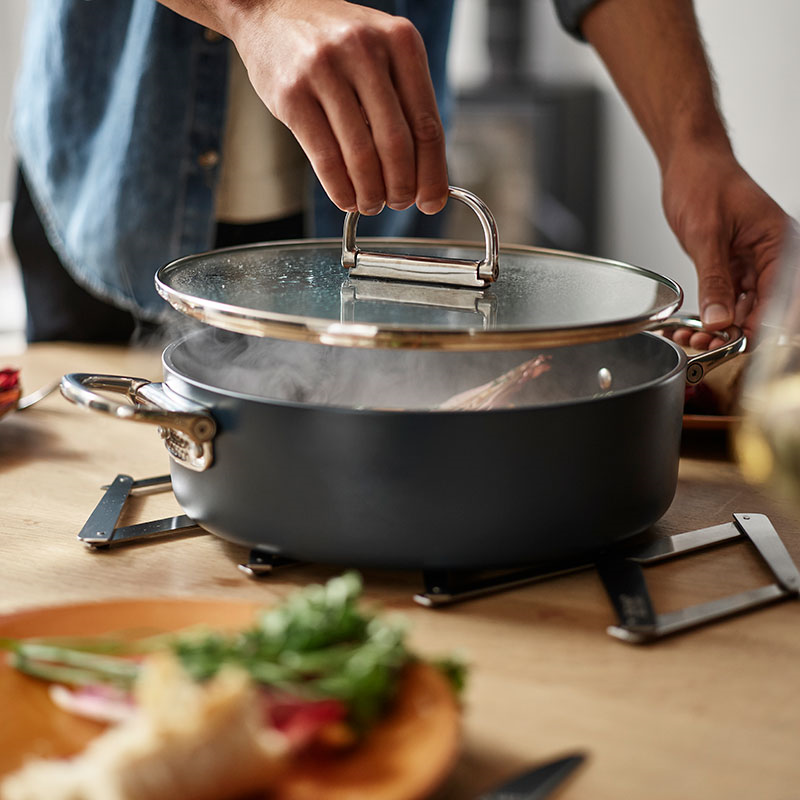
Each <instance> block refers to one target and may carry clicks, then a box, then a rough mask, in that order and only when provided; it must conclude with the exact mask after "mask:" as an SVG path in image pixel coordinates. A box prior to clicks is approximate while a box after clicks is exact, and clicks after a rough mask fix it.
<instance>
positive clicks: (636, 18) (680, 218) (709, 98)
mask: <svg viewBox="0 0 800 800" xmlns="http://www.w3.org/2000/svg"><path fill="white" fill-rule="evenodd" d="M582 30H583V33H584V35H585V36H586V38H587V39H588V40H589V42H590V43H591V44H592V45H593V46H594V47H595V49H596V50H597V52H598V53H599V55H600V57H601V58H602V59H603V61H604V63H605V64H606V66H607V68H608V70H609V72H610V73H611V75H612V77H613V78H614V82H615V83H616V85H617V88H618V89H619V90H620V92H621V94H622V96H623V97H624V98H625V100H626V101H627V103H628V105H629V106H630V108H631V110H632V111H633V113H634V116H635V117H636V119H637V121H638V123H639V125H640V127H641V128H642V131H643V132H644V134H645V136H646V137H647V140H648V141H649V142H650V145H651V147H652V148H653V152H654V154H655V156H656V158H657V159H658V163H659V167H660V168H661V178H662V200H663V205H664V211H665V213H666V216H667V220H668V221H669V224H670V226H671V227H672V230H673V231H674V232H675V234H676V236H677V237H678V239H679V240H680V243H681V245H682V246H683V248H684V249H685V250H686V252H687V253H688V254H689V256H690V257H691V258H692V260H693V261H694V264H695V267H696V269H697V277H698V290H699V297H700V312H701V317H702V318H703V321H704V323H705V324H706V326H707V327H708V328H710V329H711V330H721V329H722V328H725V327H727V326H728V325H730V324H731V323H733V322H736V323H737V324H740V325H742V327H743V328H744V329H745V332H746V333H749V334H752V333H753V331H754V329H755V327H756V323H757V320H758V317H759V314H760V312H761V311H762V310H763V303H764V300H765V297H766V292H767V289H768V287H769V283H770V278H771V276H772V273H773V271H774V268H775V265H776V262H777V258H778V254H779V251H780V246H781V238H782V236H783V233H784V230H785V229H786V224H787V222H788V217H787V216H786V215H785V214H784V212H783V211H782V210H781V209H780V207H779V206H778V205H777V204H776V203H775V202H774V201H773V200H772V199H771V198H770V197H769V196H768V195H767V194H766V193H765V192H764V191H763V190H762V189H761V188H760V187H759V186H758V185H757V184H756V183H754V181H753V180H752V179H751V178H750V176H749V175H748V174H747V173H746V172H745V171H744V170H743V169H742V167H741V166H740V165H739V163H738V162H737V161H736V158H735V157H734V155H733V151H732V149H731V144H730V140H729V139H728V135H727V132H726V131H725V125H724V123H723V120H722V117H721V115H720V113H719V110H718V108H717V101H716V97H715V89H714V83H713V80H712V78H711V72H710V69H709V66H708V62H707V60H706V54H705V50H704V48H703V44H702V40H701V39H700V34H699V31H698V29H697V21H696V19H695V15H694V7H693V5H692V0H647V2H644V3H643V2H641V0H601V2H598V3H596V4H594V5H593V6H592V7H591V8H590V9H589V11H588V12H587V13H586V15H585V17H584V19H583V24H582ZM674 339H675V340H676V341H678V342H679V343H681V344H691V345H692V346H693V347H697V348H699V349H703V348H704V347H707V346H708V345H709V344H714V345H716V344H721V339H719V338H718V337H712V336H710V335H708V334H704V333H694V334H693V333H692V332H691V331H687V330H683V331H678V332H676V333H675V335H674Z"/></svg>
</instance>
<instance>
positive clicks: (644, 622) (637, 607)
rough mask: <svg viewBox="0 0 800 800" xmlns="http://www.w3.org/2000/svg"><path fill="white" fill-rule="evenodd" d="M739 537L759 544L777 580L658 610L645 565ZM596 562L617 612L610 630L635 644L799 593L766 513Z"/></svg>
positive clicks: (799, 576) (798, 579)
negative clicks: (658, 611) (663, 612)
mask: <svg viewBox="0 0 800 800" xmlns="http://www.w3.org/2000/svg"><path fill="white" fill-rule="evenodd" d="M737 539H740V540H745V541H748V540H749V541H750V542H752V544H753V545H755V548H756V550H757V552H758V553H759V555H760V556H761V558H762V559H763V560H764V562H765V563H766V565H767V566H768V567H769V568H770V570H771V571H772V574H773V575H774V576H775V580H776V582H775V583H770V584H768V585H767V586H762V587H760V588H758V589H750V590H749V591H745V592H739V593H738V594H732V595H729V596H728V597H723V598H720V599H718V600H712V601H710V602H708V603H701V604H699V605H695V606H689V607H688V608H683V609H680V610H678V611H670V612H668V613H665V614H658V613H656V612H655V610H654V609H653V603H652V601H651V599H650V593H649V592H648V590H647V583H646V581H645V577H644V571H643V570H642V566H651V565H653V564H659V563H661V562H663V561H667V560H669V559H671V558H676V557H678V556H684V555H687V554H689V553H693V552H696V551H698V550H702V549H705V548H707V547H711V546H713V545H718V544H723V543H725V542H732V541H734V540H737ZM595 566H596V567H597V571H598V572H599V573H600V578H601V580H602V581H603V585H604V586H605V588H606V591H607V592H608V596H609V598H610V599H611V602H612V604H613V606H614V609H615V611H616V612H617V615H618V616H619V624H618V625H612V626H611V627H609V628H608V633H610V634H611V635H612V636H615V637H617V638H618V639H621V640H622V641H624V642H632V643H634V644H642V643H645V642H651V641H653V640H655V639H660V638H662V637H664V636H669V635H671V634H673V633H678V632H680V631H685V630H687V629H689V628H694V627H696V626H698V625H704V624H706V623H709V622H714V621H715V620H718V619H722V618H724V617H729V616H732V615H734V614H741V613H743V612H745V611H751V610H753V609H756V608H760V607H761V606H765V605H768V604H770V603H774V602H776V601H778V600H784V599H787V598H790V597H798V595H800V572H798V570H797V567H796V566H795V564H794V562H793V561H792V557H791V556H790V555H789V553H788V551H787V550H786V547H784V544H783V542H782V541H781V539H780V537H779V536H778V532H777V531H776V530H775V528H773V526H772V523H771V522H770V521H769V519H768V518H767V517H766V516H764V514H734V515H733V522H728V523H725V524H723V525H715V526H713V527H711V528H701V529H700V530H696V531H690V532H688V533H679V534H676V535H674V536H665V537H660V538H658V539H655V540H653V541H651V542H648V543H647V544H646V545H644V546H643V547H639V548H637V549H634V550H631V551H630V552H628V553H619V554H610V555H606V556H603V557H601V558H599V559H598V560H597V562H596V564H595Z"/></svg>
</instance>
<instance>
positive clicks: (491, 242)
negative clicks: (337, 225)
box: [342, 186, 499, 288]
mask: <svg viewBox="0 0 800 800" xmlns="http://www.w3.org/2000/svg"><path fill="white" fill-rule="evenodd" d="M448 193H449V195H450V197H452V198H454V199H456V200H460V201H461V202H462V203H464V204H465V205H467V206H469V207H470V208H471V209H472V210H473V211H474V212H475V214H476V215H477V217H478V219H479V220H480V223H481V227H482V228H483V235H484V239H485V240H486V254H485V255H484V257H483V258H482V259H481V260H480V261H470V260H468V259H459V258H453V259H449V258H433V257H430V256H428V257H426V256H409V255H402V254H395V253H372V252H367V251H364V250H361V249H359V248H358V246H357V245H356V226H357V225H358V218H359V216H360V215H359V213H358V212H357V211H349V212H348V213H347V214H346V215H345V218H344V232H343V234H342V266H343V267H345V268H346V269H348V270H350V275H352V276H356V277H367V278H384V279H388V280H398V281H415V282H417V283H444V284H448V285H452V286H469V287H473V288H474V287H476V286H477V287H483V286H488V285H489V284H490V283H492V282H493V281H496V280H497V277H498V275H499V268H498V249H499V245H498V237H497V223H496V222H495V220H494V216H493V215H492V212H491V211H490V210H489V207H488V206H487V205H486V203H484V202H483V200H481V199H480V198H479V197H477V196H476V195H474V194H472V192H468V191H466V189H459V188H457V187H455V186H451V187H450V188H449V189H448Z"/></svg>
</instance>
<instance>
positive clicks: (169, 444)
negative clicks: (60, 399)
mask: <svg viewBox="0 0 800 800" xmlns="http://www.w3.org/2000/svg"><path fill="white" fill-rule="evenodd" d="M98 392H111V393H115V394H122V395H125V396H126V397H127V399H128V402H120V401H118V400H115V399H113V398H112V397H108V396H107V395H102V394H98ZM61 394H62V395H63V396H64V397H65V398H66V399H67V400H69V401H70V402H71V403H74V404H75V405H77V406H79V407H80V408H83V409H86V410H88V411H97V412H99V413H101V414H108V415H110V416H113V417H117V418H118V419H126V420H130V421H132V422H145V423H147V424H149V425H156V426H157V427H158V430H159V433H160V434H161V438H162V439H164V444H165V445H166V448H167V450H168V452H169V454H170V456H172V458H173V459H174V460H175V461H177V462H178V463H180V464H182V465H183V466H185V467H188V468H189V469H191V470H194V471H196V472H202V471H203V470H206V469H208V467H210V466H211V463H212V461H213V450H212V441H213V439H214V436H215V434H216V431H217V426H216V423H215V422H214V418H213V417H212V416H211V414H210V413H209V412H208V411H207V410H206V409H205V408H203V407H202V406H200V405H197V404H195V403H192V402H190V401H188V400H184V399H183V398H178V397H177V396H176V395H174V394H173V393H170V395H169V396H168V395H167V394H166V392H165V391H164V388H163V386H162V384H160V383H151V382H150V381H148V380H145V379H144V378H130V377H126V376H121V375H91V374H88V373H82V372H75V373H71V374H69V375H64V376H63V377H62V379H61Z"/></svg>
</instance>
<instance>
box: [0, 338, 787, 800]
mask: <svg viewBox="0 0 800 800" xmlns="http://www.w3.org/2000/svg"><path fill="white" fill-rule="evenodd" d="M4 362H6V363H4ZM1 366H15V367H20V368H21V370H22V372H21V377H22V381H23V386H24V391H25V392H28V391H32V390H33V389H35V388H37V387H38V386H39V385H41V384H44V383H46V382H48V381H49V380H51V379H52V378H54V377H56V376H58V375H60V374H62V373H65V372H77V371H80V372H94V373H111V374H120V375H133V376H138V377H145V378H151V379H154V380H158V379H159V378H160V375H161V367H160V359H159V353H158V352H156V351H148V350H133V349H123V348H114V347H98V346H88V345H85V346H79V345H69V344H52V345H34V346H32V347H30V348H29V349H28V350H27V351H26V352H25V353H24V354H23V355H22V356H17V357H15V358H13V359H12V358H7V359H3V358H2V356H0V367H1ZM167 471H168V459H167V455H166V453H165V451H164V449H163V447H162V444H161V441H160V439H159V437H158V434H157V433H156V431H155V430H154V429H152V428H150V427H149V426H146V425H136V424H132V423H125V422H120V421H117V420H113V419H110V418H104V417H102V416H99V415H97V414H92V413H87V412H84V411H82V410H80V409H78V408H75V407H74V406H72V405H70V404H69V403H67V402H66V401H65V400H64V399H63V398H61V397H59V396H56V395H54V396H51V397H50V398H48V399H47V400H45V401H43V402H42V403H41V404H39V405H38V406H34V407H33V408H31V409H29V410H27V411H24V412H18V413H13V414H10V415H7V416H6V417H5V418H3V419H2V421H0V514H2V516H1V517H0V519H1V520H2V521H1V522H0V612H11V611H13V610H17V609H24V608H31V607H38V606H47V605H56V604H62V603H73V602H84V601H87V600H96V601H99V602H102V601H103V600H104V599H108V598H126V597H127V598H135V597H142V596H144V597H156V596H164V597H203V598H230V599H237V600H248V601H255V602H257V603H263V604H269V603H272V602H273V601H274V600H275V599H277V598H279V597H282V596H285V595H286V594H287V593H288V592H290V591H291V590H293V589H294V588H295V587H298V586H302V585H305V584H307V583H309V582H312V581H322V580H325V579H327V578H328V577H330V576H332V575H334V574H336V573H338V572H339V571H341V568H340V567H330V566H318V565H315V566H297V567H291V568H287V569H285V570H284V571H280V572H277V573H275V574H273V575H272V576H271V577H268V578H264V579H259V580H253V579H252V578H248V577H247V576H246V575H244V574H243V573H242V572H241V571H239V570H238V569H237V568H236V566H237V564H238V563H240V562H241V561H243V560H244V559H245V558H246V556H247V552H246V550H244V549H243V548H240V547H237V546H234V545H231V544H228V543H226V542H224V541H222V540H219V539H216V538H215V537H212V536H210V535H208V534H198V535H192V536H183V537H174V538H171V539H167V540H162V541H159V542H148V543H142V544H136V545H130V546H127V547H126V546H121V547H119V548H116V549H115V548H111V549H110V550H107V551H97V552H93V551H91V550H89V549H87V548H86V547H85V546H84V545H82V544H80V543H79V542H78V541H77V540H76V538H75V537H76V533H77V532H78V531H79V530H80V528H81V527H82V525H83V523H84V522H85V521H86V518H87V517H88V515H89V513H90V512H91V510H92V509H93V508H94V506H95V504H96V503H97V501H98V500H99V498H100V496H101V494H102V491H101V489H100V486H101V485H103V484H105V483H108V482H109V481H110V480H111V479H113V478H114V476H115V475H117V474H118V473H127V474H130V475H132V476H133V477H134V478H144V477H150V476H153V475H160V474H164V473H166V472H167ZM575 501H576V502H580V492H579V490H577V489H576V498H575ZM130 505H131V508H130V509H129V511H128V512H127V513H126V515H125V517H124V518H123V520H121V523H132V522H138V521H143V520H146V519H153V518H156V517H161V516H167V515H170V514H174V513H179V512H180V509H179V508H178V506H177V504H176V502H175V500H174V498H173V497H172V496H171V495H170V494H169V493H167V494H153V495H147V496H142V497H138V498H136V500H135V501H134V502H132V503H131V504H130ZM733 512H745V513H746V512H755V513H765V514H768V515H769V517H770V519H771V520H772V522H773V524H774V525H775V527H776V529H777V530H778V531H779V533H780V534H781V536H782V538H783V540H784V542H785V544H786V546H787V548H788V550H789V552H790V553H791V554H792V555H793V557H794V558H795V560H796V561H797V562H798V563H800V525H799V524H798V514H797V512H796V511H795V509H794V508H793V507H790V506H789V505H788V504H785V503H783V502H780V501H778V500H776V499H774V498H771V497H770V496H769V495H768V494H767V493H766V492H764V491H763V490H761V489H757V488H753V487H750V486H748V485H746V484H745V483H744V482H743V481H742V479H741V477H740V476H739V474H738V471H737V468H736V466H735V464H734V463H732V462H731V460H730V458H729V454H728V449H727V441H726V438H725V436H724V434H722V433H720V432H716V431H702V430H701V431H696V432H694V433H693V434H691V435H688V434H687V438H685V440H684V443H683V455H682V459H681V467H680V477H679V484H678V491H677V494H676V497H675V501H674V503H673V505H672V507H671V508H670V509H669V511H668V512H667V514H666V515H665V516H664V518H663V519H662V520H661V521H660V522H659V523H658V524H657V525H656V526H655V532H656V533H660V534H674V533H680V532H682V531H687V530H692V529H695V528H700V527H706V526H710V525H715V524H719V523H722V522H728V521H730V519H731V514H732V513H733ZM363 575H364V578H365V582H366V596H367V598H368V600H370V601H379V602H380V603H381V604H382V605H383V606H384V607H386V608H388V609H392V610H397V611H400V612H402V613H403V614H404V615H405V616H406V617H407V618H408V620H409V624H410V627H411V630H412V634H411V638H412V641H413V644H414V646H415V647H416V648H418V649H419V650H420V651H421V652H424V653H425V654H426V655H435V654H438V653H448V652H450V651H453V650H457V651H459V652H461V653H462V654H464V656H465V657H466V658H467V660H468V662H469V663H470V665H471V674H470V680H469V684H468V687H467V691H466V695H465V708H464V744H463V750H462V753H461V756H460V758H459V760H458V763H457V765H456V767H455V769H454V771H453V773H452V775H451V776H450V778H449V779H448V780H447V781H446V782H445V784H444V785H443V786H442V787H441V789H440V790H439V791H438V792H437V793H436V795H435V798H436V800H462V799H463V800H467V799H468V798H474V797H476V796H477V795H478V794H479V793H480V792H481V791H484V790H486V789H488V788H489V787H490V786H492V785H493V784H494V783H496V782H497V781H499V780H501V779H503V778H506V777H509V776H510V775H512V774H513V773H514V772H515V771H517V770H520V769H522V768H524V767H527V766H531V765H533V764H534V763H537V762H541V761H545V760H548V759H550V758H553V757H555V756H557V755H559V754H563V753H565V752H567V751H573V750H583V751H585V752H586V753H587V754H588V756H589V758H588V761H587V763H586V764H585V765H584V766H583V767H582V768H581V769H580V771H579V772H578V773H577V774H576V775H575V776H574V778H573V779H571V780H570V781H569V783H568V784H566V785H565V786H564V787H563V789H562V791H561V793H560V794H559V795H558V797H559V798H564V800H578V799H579V798H592V800H605V799H606V798H607V799H608V800H612V799H613V800H620V798H631V799H633V798H636V800H640V799H641V798H649V799H650V800H660V799H661V798H663V799H664V800H676V799H677V798H694V797H702V798H720V800H722V799H723V798H724V800H731V799H732V798H754V797H758V798H773V799H774V800H784V799H786V800H788V799H789V798H797V797H800V758H798V750H800V604H798V603H797V602H796V601H787V602H782V603H778V604H776V605H773V606H770V607H768V608H764V609H762V610H759V611H756V612H753V613H750V614H745V615H742V616H739V617H736V618H733V619H729V620H727V621H724V622H721V623H718V624H716V625H713V626H709V627H705V628H701V629H698V630H695V631H693V632H691V633H686V634H682V635H679V636H675V637H673V638H670V639H665V640H663V641H661V642H658V643H655V644H652V645H646V646H632V645H627V644H623V643H620V642H618V641H616V640H614V639H612V638H611V637H609V636H608V635H607V634H606V632H605V629H606V627H607V626H608V625H610V624H612V623H613V622H614V621H615V620H614V617H613V613H612V610H611V607H610V605H609V603H608V600H607V598H606V596H605V593H604V591H603V588H602V586H601V584H600V581H599V579H598V578H597V576H596V574H595V573H594V572H593V571H591V570H587V571H584V572H579V573H575V574H572V575H569V576H566V577H561V578H558V579H554V580H549V581H544V582H541V583H538V584H533V585H530V586H527V587H525V588H522V589H519V590H515V591H513V592H509V593H505V594H498V595H494V596H492V597H486V598H482V599H478V600H474V601H471V602H468V603H463V604H461V605H459V606H454V607H451V608H446V609H440V610H427V609H423V608H421V607H419V606H417V605H415V604H414V603H413V602H412V599H411V598H412V595H413V593H414V592H415V591H418V590H419V588H420V580H419V576H418V575H416V574H414V573H406V572H401V571H382V570H366V571H364V572H363ZM647 577H648V584H649V586H650V590H651V593H652V596H653V599H654V602H655V605H656V607H657V609H658V610H659V611H668V610H672V609H677V608H681V607H684V606H687V605H691V604H694V603H698V602H703V601H705V600H711V599H714V598H716V597H721V596H724V595H727V594H731V593H733V592H738V591H741V590H743V589H747V588H754V587H757V586H761V585H763V584H765V583H768V582H771V577H770V575H769V573H768V572H767V570H766V569H765V568H764V566H763V565H762V564H761V563H760V561H759V559H758V558H757V556H756V555H755V554H754V552H753V551H752V550H751V548H750V547H749V546H747V545H746V544H734V545H730V546H725V547H720V548H716V549H713V550H710V551H707V552H704V553H702V554H699V555H695V556H692V557H691V558H686V559H682V560H680V561H674V562H670V563H669V564H665V565H662V566H658V567H654V568H651V569H649V570H648V571H647Z"/></svg>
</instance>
